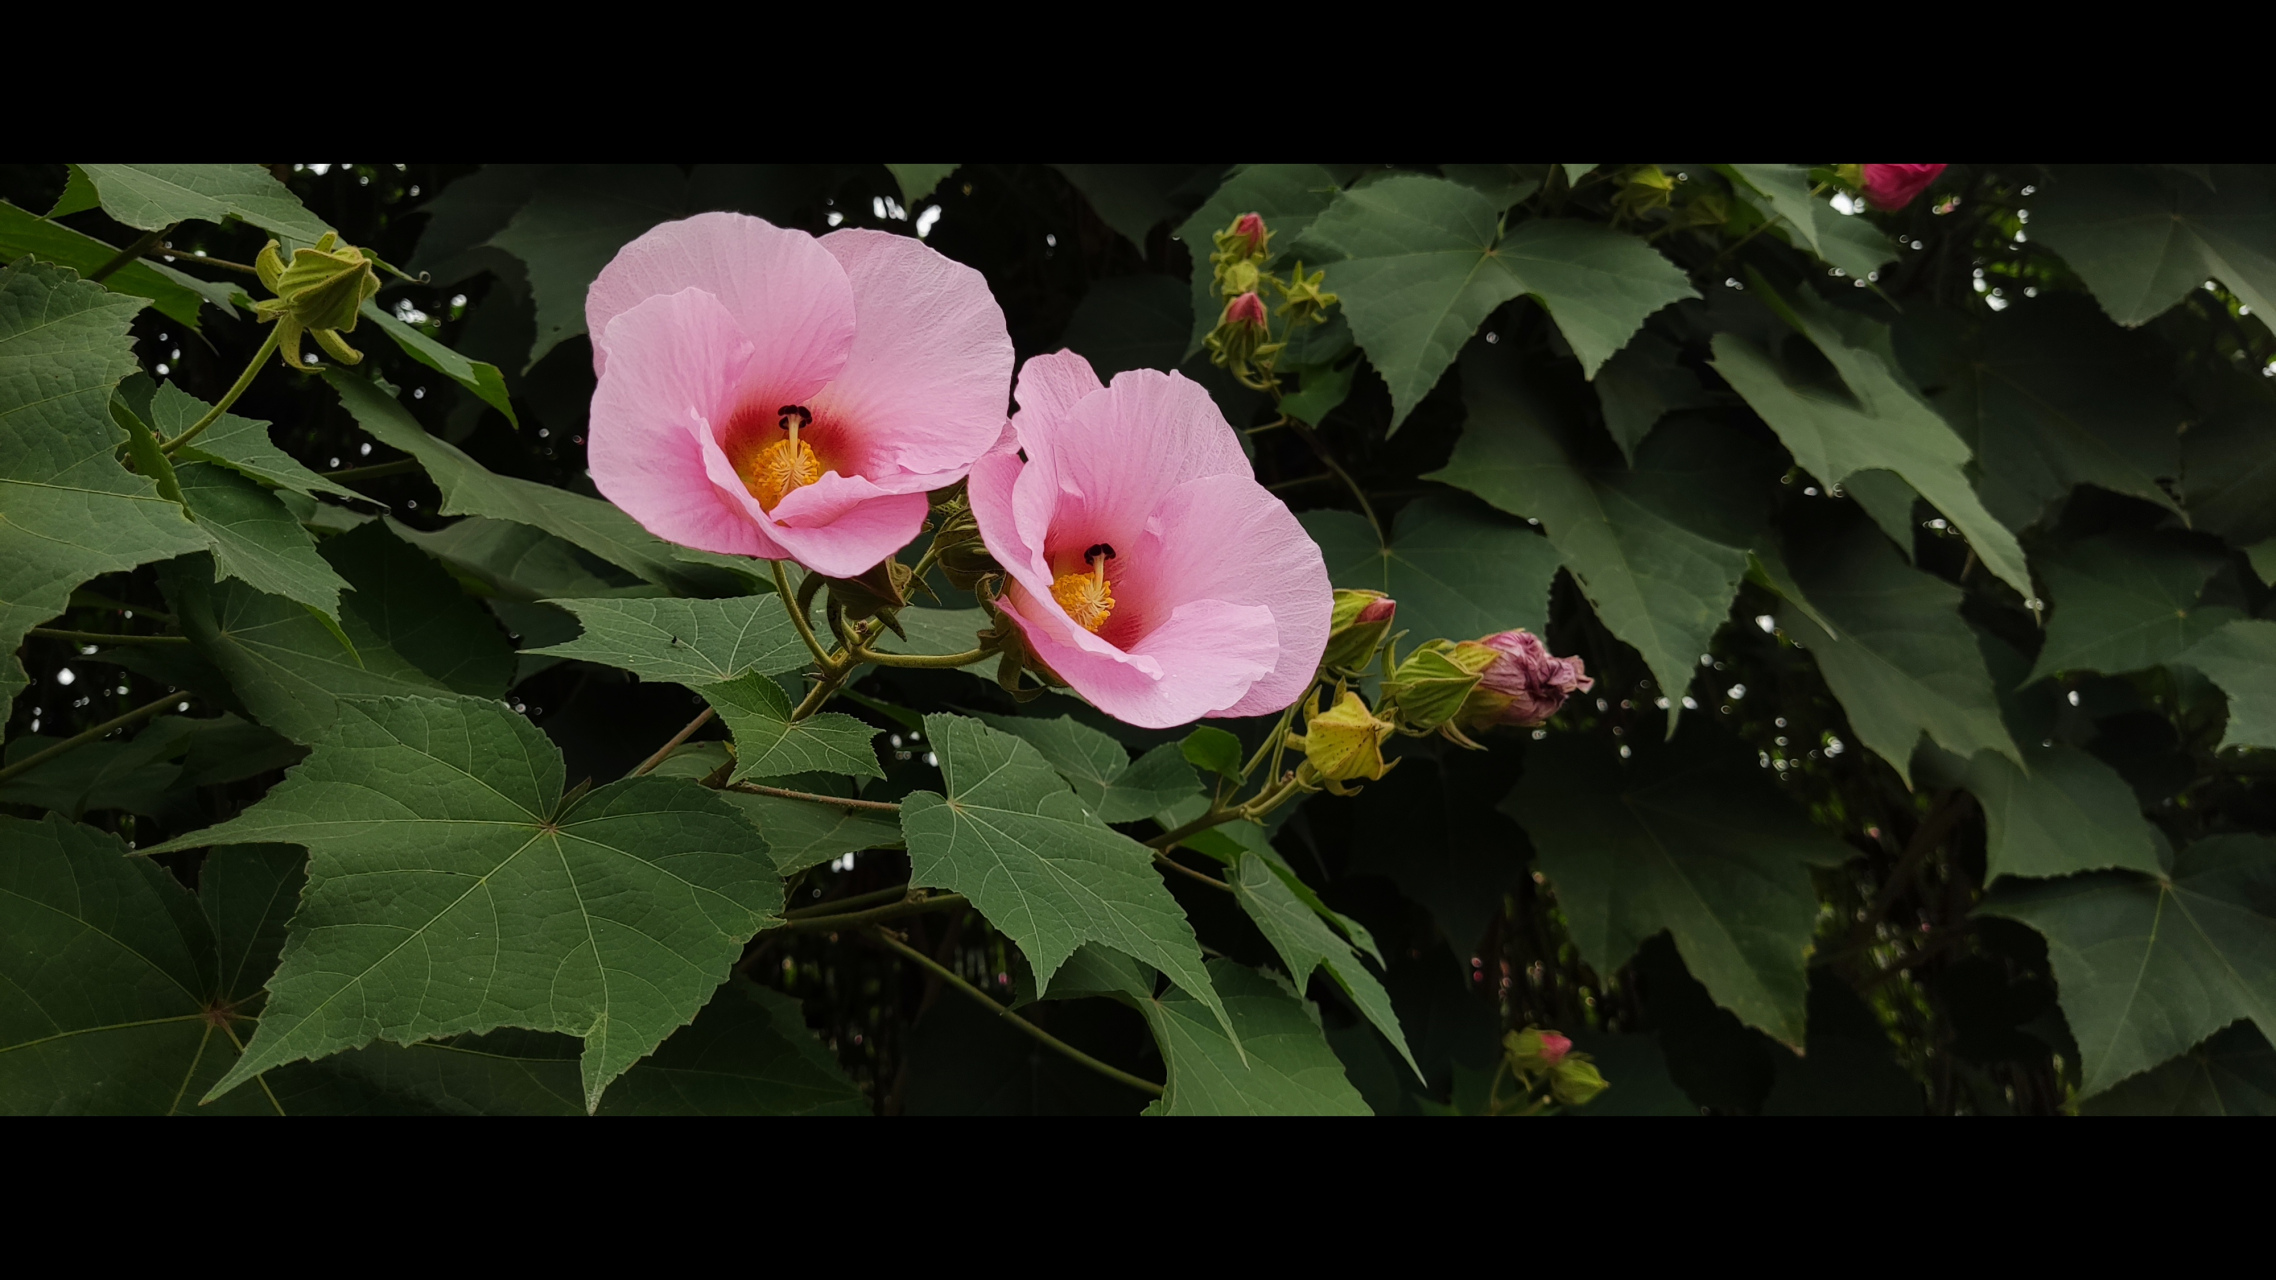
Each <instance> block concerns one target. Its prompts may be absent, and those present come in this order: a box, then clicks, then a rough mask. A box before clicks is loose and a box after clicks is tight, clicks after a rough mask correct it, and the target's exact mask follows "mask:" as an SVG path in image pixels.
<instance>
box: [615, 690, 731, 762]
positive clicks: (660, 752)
mask: <svg viewBox="0 0 2276 1280" xmlns="http://www.w3.org/2000/svg"><path fill="white" fill-rule="evenodd" d="M716 714H718V713H717V712H716V711H714V710H713V709H712V708H710V707H705V708H704V709H703V714H702V715H700V716H697V717H696V718H695V719H693V720H690V721H688V723H687V727H686V728H684V729H682V730H680V731H679V732H678V733H675V734H673V735H672V739H671V741H669V742H666V743H665V744H664V745H663V746H660V747H658V748H656V754H654V755H652V756H650V757H648V758H647V759H646V760H643V761H641V762H640V767H639V768H637V769H634V770H633V771H632V772H630V773H628V774H626V775H624V776H625V777H628V778H637V777H639V776H641V775H642V774H645V773H647V772H648V771H649V770H651V769H653V768H655V767H656V766H657V765H660V764H662V763H664V757H666V756H668V755H670V754H672V752H673V751H674V750H676V749H678V747H679V745H680V744H681V743H683V742H686V741H687V740H688V735H689V734H692V733H694V732H695V731H696V730H698V729H701V728H702V727H704V726H705V725H707V724H710V723H711V717H712V716H714V715H716Z"/></svg>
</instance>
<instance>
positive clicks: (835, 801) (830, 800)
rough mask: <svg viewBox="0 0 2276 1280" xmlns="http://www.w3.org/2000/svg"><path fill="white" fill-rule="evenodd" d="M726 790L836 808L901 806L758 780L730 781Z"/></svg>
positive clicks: (882, 810)
mask: <svg viewBox="0 0 2276 1280" xmlns="http://www.w3.org/2000/svg"><path fill="white" fill-rule="evenodd" d="M725 789H726V790H729V791H744V792H748V793H750V794H751V795H754V796H773V797H775V798H776V799H778V800H804V801H806V802H807V803H808V804H826V805H830V806H832V807H834V808H839V809H845V810H849V811H850V810H855V809H860V810H863V811H865V812H869V813H899V812H901V806H900V805H897V804H895V803H893V802H892V801H890V800H849V799H847V798H846V797H844V796H825V795H817V794H815V793H814V792H812V791H792V790H789V789H788V788H785V787H767V786H761V785H759V784H758V783H756V782H730V783H728V784H727V786H726V788H725Z"/></svg>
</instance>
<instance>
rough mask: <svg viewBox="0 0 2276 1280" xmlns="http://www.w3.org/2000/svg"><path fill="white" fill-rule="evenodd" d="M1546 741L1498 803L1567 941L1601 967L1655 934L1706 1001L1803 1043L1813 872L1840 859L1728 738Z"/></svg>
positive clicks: (1837, 847)
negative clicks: (1514, 826)
mask: <svg viewBox="0 0 2276 1280" xmlns="http://www.w3.org/2000/svg"><path fill="white" fill-rule="evenodd" d="M1633 749H1634V752H1635V758H1634V759H1632V760H1628V761H1626V762H1623V761H1622V760H1620V759H1619V758H1618V757H1617V756H1616V755H1615V754H1614V752H1613V748H1612V744H1611V743H1609V742H1604V741H1596V740H1591V739H1585V738H1580V737H1577V736H1575V735H1569V734H1558V735H1553V736H1551V737H1550V738H1549V739H1547V740H1546V741H1544V742H1540V743H1536V744H1533V745H1532V746H1531V747H1529V749H1528V750H1527V751H1526V755H1525V777H1524V780H1523V781H1522V782H1520V783H1519V784H1518V788H1517V790H1516V791H1514V792H1512V793H1511V794H1510V797H1509V798H1508V799H1507V800H1505V801H1503V802H1502V812H1504V813H1506V814H1508V815H1509V816H1510V817H1512V818H1515V819H1516V820H1517V821H1518V823H1519V824H1520V825H1522V826H1523V827H1524V828H1525V831H1526V834H1527V835H1528V836H1530V837H1532V840H1533V848H1534V853H1535V855H1536V857H1537V858H1538V860H1539V862H1538V865H1539V866H1540V868H1541V870H1542V871H1543V872H1544V873H1546V874H1547V875H1548V877H1549V880H1550V882H1551V883H1552V884H1554V885H1555V887H1556V892H1557V901H1558V904H1559V905H1560V906H1561V907H1562V908H1563V909H1564V912H1565V918H1566V919H1567V920H1568V921H1570V922H1571V928H1572V936H1573V943H1574V945H1575V946H1577V947H1579V948H1580V953H1581V956H1582V958H1583V959H1584V960H1586V961H1587V962H1588V964H1589V965H1590V966H1591V967H1593V968H1594V969H1595V970H1596V971H1597V972H1599V973H1610V972H1611V971H1612V970H1614V969H1617V968H1619V967H1620V966H1621V965H1623V964H1626V963H1627V962H1628V959H1629V957H1631V956H1633V955H1635V954H1636V949H1637V948H1638V947H1641V946H1642V945H1643V944H1644V942H1645V941H1646V940H1647V939H1649V938H1650V937H1651V936H1652V935H1654V934H1656V933H1658V932H1660V931H1661V930H1663V929H1665V930H1667V931H1668V932H1669V933H1671V934H1672V935H1673V936H1674V939H1675V948H1676V951H1677V952H1678V953H1680V954H1681V955H1682V957H1683V963H1684V965H1685V967H1687V968H1689V969H1690V970H1691V972H1692V974H1693V975H1694V976H1695V977H1697V978H1698V979H1699V981H1700V982H1702V983H1704V984H1705V985H1706V987H1707V990H1708V992H1709V993H1710V994H1711V995H1713V996H1714V997H1715V1002H1716V1003H1717V1004H1720V1005H1722V1006H1723V1007H1724V1008H1726V1009H1729V1010H1730V1011H1731V1012H1732V1013H1735V1014H1737V1015H1738V1016H1739V1018H1740V1019H1741V1020H1742V1021H1744V1022H1746V1023H1747V1024H1749V1025H1751V1026H1755V1027H1760V1028H1761V1029H1763V1030H1764V1031H1767V1032H1769V1033H1770V1034H1771V1035H1772V1036H1774V1037H1776V1038H1777V1039H1779V1040H1782V1041H1784V1042H1785V1043H1787V1044H1789V1045H1799V1044H1801V1043H1802V1039H1803V1021H1804V1019H1803V1006H1804V1001H1805V998H1806V996H1807V990H1808V982H1807V968H1806V966H1807V963H1808V957H1809V953H1810V945H1811V942H1810V940H1811V938H1812V936H1813V935H1814V934H1815V932H1816V927H1817V917H1818V897H1817V891H1816V889H1815V887H1814V886H1812V884H1811V883H1810V872H1809V868H1811V867H1813V866H1838V865H1839V864H1841V863H1842V862H1843V861H1845V860H1847V859H1848V858H1849V856H1850V854H1849V851H1848V850H1847V849H1846V848H1844V847H1843V846H1842V844H1841V843H1840V842H1839V841H1837V840H1835V839H1834V838H1833V837H1831V836H1829V835H1827V834H1826V833H1825V832H1823V831H1821V830H1819V829H1818V828H1817V826H1816V825H1814V824H1813V823H1811V821H1810V820H1809V818H1808V817H1807V816H1806V815H1805V814H1804V813H1803V812H1802V811H1801V810H1800V809H1797V808H1796V807H1794V805H1793V804H1792V803H1791V802H1790V801H1788V800H1787V799H1786V798H1785V797H1784V796H1781V795H1779V794H1778V792H1777V790H1776V789H1775V788H1774V787H1773V786H1772V785H1771V783H1770V782H1769V781H1768V780H1767V779H1766V778H1765V777H1764V776H1763V771H1762V770H1761V769H1758V768H1756V767H1755V762H1754V761H1753V760H1751V759H1748V758H1747V756H1746V755H1745V753H1744V752H1743V751H1741V750H1740V749H1739V748H1738V747H1737V746H1736V744H1734V743H1731V742H1729V741H1728V740H1724V739H1721V738H1720V737H1719V736H1718V732H1717V731H1716V730H1714V729H1712V728H1709V727H1707V726H1706V725H1704V724H1700V723H1697V722H1694V723H1693V724H1692V726H1691V727H1690V728H1688V729H1686V730H1685V731H1684V732H1683V733H1682V734H1679V735H1677V737H1676V738H1675V739H1674V740H1673V741H1672V742H1668V743H1665V744H1660V743H1652V742H1649V741H1645V740H1639V741H1637V742H1635V743H1634V744H1633Z"/></svg>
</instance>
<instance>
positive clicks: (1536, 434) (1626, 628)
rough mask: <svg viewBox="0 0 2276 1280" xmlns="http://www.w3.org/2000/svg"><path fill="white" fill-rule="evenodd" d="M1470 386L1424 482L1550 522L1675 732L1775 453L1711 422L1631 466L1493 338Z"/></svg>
mask: <svg viewBox="0 0 2276 1280" xmlns="http://www.w3.org/2000/svg"><path fill="white" fill-rule="evenodd" d="M1535 376H1536V377H1538V376H1539V375H1535ZM1462 385H1463V389H1464V392H1465V395H1466V398H1467V400H1468V402H1469V407H1470V421H1469V423H1468V425H1466V426H1465V427H1464V428H1463V432H1462V439H1461V440H1460V441H1459V442H1458V443H1457V444H1456V445H1455V446H1454V456H1453V458H1452V459H1450V460H1449V461H1448V462H1447V464H1446V467H1445V469H1444V470H1441V471H1436V472H1432V473H1430V475H1429V476H1427V477H1426V478H1428V479H1433V480H1443V481H1445V482H1447V483H1448V484H1453V485H1458V486H1460V487H1462V488H1464V489H1468V490H1469V491H1470V492H1472V493H1475V494H1477V495H1478V496H1479V497H1481V498H1484V499H1485V500H1486V501H1488V502H1490V503H1493V504H1494V505H1495V506H1497V507H1500V508H1501V509H1502V510H1504V511H1508V512H1511V513H1513V514H1517V515H1525V516H1532V517H1534V518H1536V519H1538V520H1540V521H1541V526H1542V529H1543V531H1544V532H1546V533H1547V534H1548V535H1549V542H1550V544H1551V545H1553V546H1554V547H1555V548H1556V549H1557V553H1558V555H1559V556H1560V557H1561V558H1562V559H1563V561H1564V564H1565V567H1566V568H1567V569H1569V570H1571V571H1572V574H1573V577H1574V579H1575V580H1576V581H1577V582H1578V583H1579V584H1580V587H1581V590H1582V592H1584V593H1585V594H1586V595H1587V596H1588V599H1589V603H1590V604H1592V605H1594V606H1595V608H1596V614H1597V616H1598V617H1599V618H1601V619H1603V620H1604V624H1605V626H1607V627H1609V628H1611V630H1612V634H1614V635H1616V636H1618V637H1620V638H1621V639H1622V640H1624V641H1626V642H1628V643H1629V644H1631V645H1634V646H1635V647H1636V650H1637V652H1639V653H1641V654H1643V656H1644V661H1645V662H1646V663H1647V664H1649V665H1650V667H1651V669H1652V675H1653V676H1654V677H1656V678H1657V679H1658V681H1659V683H1660V686H1661V689H1662V691H1663V692H1664V693H1666V695H1667V697H1668V699H1669V703H1668V725H1669V728H1670V730H1671V731H1672V729H1673V728H1674V725H1675V718H1676V716H1677V715H1679V714H1680V713H1681V703H1680V702H1679V701H1678V699H1679V698H1680V697H1681V695H1682V692H1683V690H1684V689H1685V688H1687V687H1689V685H1690V684H1691V678H1692V675H1693V673H1694V672H1695V671H1696V670H1697V669H1698V662H1699V655H1700V654H1702V653H1704V652H1706V651H1707V647H1708V641H1709V640H1710V639H1711V638H1712V637H1713V636H1714V634H1715V631H1716V629H1717V628H1718V627H1721V626H1722V625H1723V622H1724V620H1725V619H1726V618H1727V617H1728V616H1729V615H1730V611H1731V601H1732V600H1733V599H1734V598H1736V597H1737V595H1738V590H1739V580H1740V579H1741V578H1743V577H1745V576H1746V571H1747V547H1748V545H1749V544H1750V543H1751V542H1753V541H1754V540H1755V536H1756V532H1757V530H1758V529H1759V528H1760V525H1761V522H1762V516H1763V501H1762V497H1763V494H1764V493H1765V492H1766V489H1767V487H1768V486H1769V482H1770V480H1771V478H1772V477H1773V476H1774V475H1775V474H1776V473H1777V460H1776V459H1775V457H1773V456H1772V454H1771V453H1770V451H1769V450H1767V449H1765V448H1764V447H1762V446H1761V445H1759V444H1757V443H1755V442H1754V441H1753V440H1750V439H1749V438H1748V437H1747V436H1746V435H1744V434H1743V433H1741V432H1739V431H1737V430H1735V429H1732V428H1729V427H1725V426H1723V425H1721V424H1720V423H1717V422H1714V421H1712V420H1710V419H1704V418H1703V419H1700V420H1698V421H1695V422H1686V423H1685V425H1684V430H1682V431H1664V432H1657V433H1654V434H1653V435H1652V436H1650V437H1647V438H1646V439H1645V441H1644V443H1643V446H1642V447H1641V448H1640V449H1639V450H1638V451H1637V456H1636V465H1635V466H1634V467H1633V468H1629V467H1623V466H1621V465H1620V459H1619V456H1618V455H1617V454H1615V453H1614V452H1613V451H1612V450H1611V449H1610V448H1609V447H1608V446H1609V442H1608V441H1606V440H1604V438H1603V437H1602V436H1601V435H1598V434H1596V433H1594V432H1593V431H1591V430H1590V429H1588V428H1587V426H1586V425H1585V419H1584V418H1582V417H1581V416H1580V415H1579V414H1578V413H1577V412H1575V410H1574V408H1573V406H1572V405H1570V404H1569V403H1558V402H1557V401H1555V400H1553V399H1551V398H1550V397H1549V395H1547V394H1544V391H1543V389H1542V388H1539V387H1537V386H1535V385H1532V384H1531V383H1530V382H1529V381H1528V379H1527V377H1526V372H1525V371H1524V370H1523V369H1522V368H1521V367H1520V366H1518V365H1517V363H1516V361H1515V360H1514V359H1513V358H1512V357H1509V356H1506V355H1504V354H1502V353H1500V352H1499V351H1497V350H1495V349H1494V348H1490V347H1489V348H1485V349H1484V350H1483V351H1482V352H1481V353H1480V354H1477V355H1474V356H1472V357H1469V358H1467V359H1465V361H1464V362H1463V367H1462Z"/></svg>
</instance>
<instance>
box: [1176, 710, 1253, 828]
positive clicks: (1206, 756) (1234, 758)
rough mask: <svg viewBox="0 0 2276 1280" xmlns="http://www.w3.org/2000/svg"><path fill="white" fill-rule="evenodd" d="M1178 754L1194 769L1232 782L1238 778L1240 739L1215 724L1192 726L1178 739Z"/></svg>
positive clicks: (1240, 761)
mask: <svg viewBox="0 0 2276 1280" xmlns="http://www.w3.org/2000/svg"><path fill="white" fill-rule="evenodd" d="M1178 753H1179V754H1180V755H1183V756H1184V757H1185V760H1186V763H1187V764H1190V765H1192V766H1193V767H1194V768H1196V769H1206V770H1208V771H1209V772H1211V773H1214V774H1216V775H1217V776H1218V777H1220V778H1227V779H1230V780H1232V781H1234V782H1239V781H1240V780H1241V763H1242V760H1241V757H1242V752H1241V740H1240V739H1239V738H1236V737H1234V736H1233V735H1232V734H1231V733H1228V732H1227V731H1225V730H1223V729H1219V728H1217V727H1216V726H1214V725H1206V724H1205V725H1197V726H1195V727H1194V729H1193V731H1192V732H1191V733H1188V734H1186V735H1185V737H1184V738H1183V739H1182V740H1180V741H1179V743H1178ZM1164 807H1165V808H1166V807H1167V806H1164Z"/></svg>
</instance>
